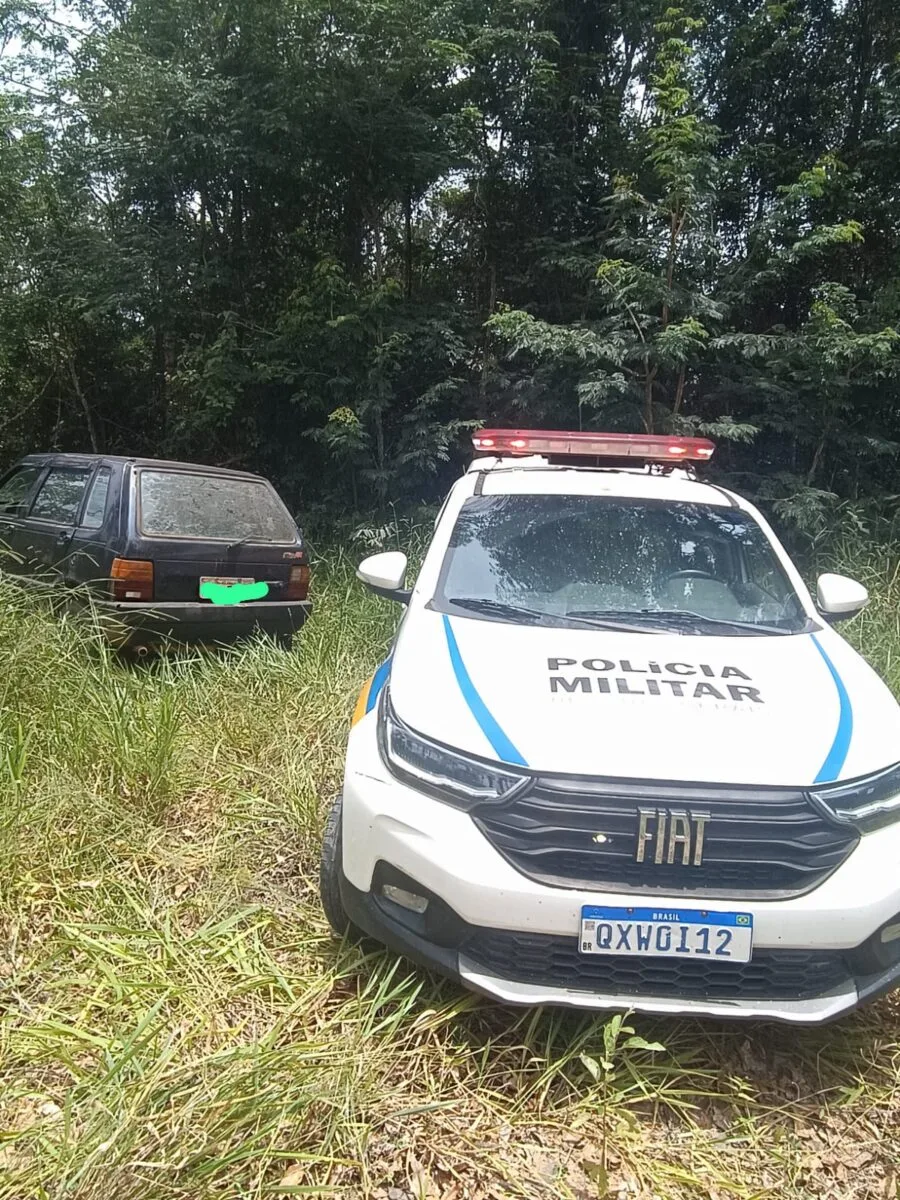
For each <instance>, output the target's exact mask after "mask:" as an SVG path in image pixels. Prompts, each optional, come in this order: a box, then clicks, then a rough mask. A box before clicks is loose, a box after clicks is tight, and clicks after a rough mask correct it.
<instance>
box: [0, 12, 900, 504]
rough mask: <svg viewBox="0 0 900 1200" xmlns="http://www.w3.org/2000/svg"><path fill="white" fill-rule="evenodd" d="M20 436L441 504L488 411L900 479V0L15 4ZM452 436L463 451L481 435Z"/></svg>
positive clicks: (10, 243)
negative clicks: (708, 437)
mask: <svg viewBox="0 0 900 1200" xmlns="http://www.w3.org/2000/svg"><path fill="white" fill-rule="evenodd" d="M0 49H3V50H5V53H4V54H3V55H2V57H0V460H2V461H4V462H5V461H7V460H9V459H11V458H13V457H15V456H16V455H17V454H19V453H20V452H22V451H23V450H26V449H40V450H46V449H49V448H58V449H76V450H85V449H89V448H91V447H92V446H93V447H94V448H99V449H102V450H105V451H122V452H125V453H148V452H149V453H152V454H155V455H159V456H167V457H178V458H187V459H200V460H201V461H212V462H217V463H221V464H231V465H241V466H248V467H253V468H257V469H261V470H262V471H263V472H264V473H266V474H268V475H270V476H271V477H272V478H273V480H274V481H275V482H276V484H277V485H278V487H279V488H280V489H281V490H282V491H283V493H284V494H285V495H286V496H287V497H288V499H289V500H290V501H291V502H292V503H294V504H295V505H296V507H297V509H298V510H302V511H304V512H306V513H308V512H309V511H310V508H311V507H312V506H313V505H315V504H322V503H329V504H333V503H334V502H335V501H340V502H341V503H344V504H346V503H347V502H349V503H351V504H352V505H353V506H354V507H355V508H358V509H360V510H362V511H369V510H371V508H372V507H373V506H380V505H382V504H384V503H385V502H386V501H391V500H393V501H400V500H403V501H406V500H410V499H412V500H419V499H422V498H426V499H432V500H433V499H434V498H435V497H436V496H437V495H439V494H440V493H441V491H442V484H443V483H444V482H446V480H447V479H449V478H451V477H452V476H453V474H454V470H455V467H456V466H457V465H458V461H459V458H460V455H461V452H462V444H463V440H464V439H463V435H464V433H465V431H466V430H467V428H468V427H469V426H470V425H471V424H472V423H473V422H478V421H483V420H489V421H493V422H498V423H504V424H512V425H523V424H536V425H543V426H545V427H554V426H557V427H564V428H571V427H578V426H584V427H594V428H606V429H617V430H632V431H640V430H642V429H650V430H657V431H663V430H665V431H670V432H671V431H679V430H680V431H683V432H691V431H695V432H709V433H712V434H713V435H714V436H715V437H716V438H717V439H718V440H719V441H720V442H722V443H724V445H723V448H722V451H721V452H720V454H719V455H718V456H717V460H716V467H715V469H716V470H718V471H721V472H725V473H730V474H732V475H739V476H740V479H741V486H742V488H743V490H744V491H745V492H746V491H750V492H752V493H754V494H758V495H760V496H762V497H763V498H767V499H771V500H782V501H788V502H790V504H791V507H792V513H793V515H794V517H795V518H796V519H797V521H799V522H802V523H803V524H804V525H805V526H806V527H808V528H809V527H818V526H819V525H821V524H823V523H826V524H827V521H828V517H829V512H830V509H831V506H833V505H834V504H835V502H836V501H837V500H839V499H845V500H846V499H849V500H856V499H857V498H860V497H866V496H871V495H873V494H881V495H884V494H887V495H893V496H896V494H897V493H898V491H900V487H898V479H900V474H898V458H897V451H898V446H900V334H898V331H897V326H898V320H900V288H898V285H897V280H898V277H900V209H898V205H897V200H896V198H897V191H898V184H900V70H898V61H900V58H898V56H900V22H898V21H897V18H896V4H895V0H784V2H779V3H774V2H768V0H686V2H685V3H684V5H683V6H680V7H679V6H676V5H672V4H670V3H669V0H612V2H609V3H585V0H55V2H54V0H46V2H45V0H6V2H4V3H2V4H0ZM454 460H455V461H454Z"/></svg>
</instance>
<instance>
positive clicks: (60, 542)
mask: <svg viewBox="0 0 900 1200" xmlns="http://www.w3.org/2000/svg"><path fill="white" fill-rule="evenodd" d="M68 540H69V535H68V534H67V533H58V534H57V535H56V544H57V546H64V545H65V544H66V542H67V541H68Z"/></svg>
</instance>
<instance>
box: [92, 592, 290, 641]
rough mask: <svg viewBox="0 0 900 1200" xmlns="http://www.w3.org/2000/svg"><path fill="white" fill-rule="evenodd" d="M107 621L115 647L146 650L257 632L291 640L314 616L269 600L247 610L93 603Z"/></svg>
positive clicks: (190, 604)
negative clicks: (288, 636)
mask: <svg viewBox="0 0 900 1200" xmlns="http://www.w3.org/2000/svg"><path fill="white" fill-rule="evenodd" d="M95 604H96V608H97V610H98V612H99V613H101V614H102V615H103V616H104V617H106V618H107V621H106V627H107V636H108V637H109V640H110V641H111V642H112V643H113V644H114V645H117V646H121V647H125V646H134V645H147V644H152V643H155V642H161V641H164V640H166V639H172V640H174V641H178V642H227V641H233V640H234V639H235V638H239V637H243V636H245V635H246V634H248V633H252V632H253V631H254V630H255V629H260V630H262V631H263V632H264V633H272V634H282V635H284V634H290V633H293V632H294V631H295V630H297V629H299V628H300V627H301V626H302V625H303V623H304V622H305V621H306V619H307V617H308V616H309V614H310V613H311V611H312V602H311V601H309V600H271V601H267V602H261V603H252V602H250V603H245V604H202V603H198V602H191V601H172V602H169V603H155V604H134V603H129V602H127V601H114V600H102V601H96V602H95Z"/></svg>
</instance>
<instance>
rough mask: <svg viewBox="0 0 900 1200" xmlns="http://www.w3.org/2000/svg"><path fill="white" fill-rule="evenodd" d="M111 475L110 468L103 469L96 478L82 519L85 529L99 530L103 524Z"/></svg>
mask: <svg viewBox="0 0 900 1200" xmlns="http://www.w3.org/2000/svg"><path fill="white" fill-rule="evenodd" d="M109 475H110V471H109V467H101V468H100V470H99V471H98V472H97V474H96V476H95V477H94V482H93V483H92V484H91V490H90V491H89V492H88V498H87V503H86V504H85V506H84V516H83V517H82V518H81V525H82V528H83V529H99V528H100V526H101V525H102V524H103V516H104V514H105V512H106V497H107V495H108V494H109Z"/></svg>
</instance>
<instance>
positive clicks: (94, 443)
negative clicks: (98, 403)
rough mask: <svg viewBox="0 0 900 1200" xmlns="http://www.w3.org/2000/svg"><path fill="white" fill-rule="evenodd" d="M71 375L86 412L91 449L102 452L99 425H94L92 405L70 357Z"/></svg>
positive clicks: (96, 452) (83, 409) (76, 392)
mask: <svg viewBox="0 0 900 1200" xmlns="http://www.w3.org/2000/svg"><path fill="white" fill-rule="evenodd" d="M69 375H70V377H71V379H72V387H73V388H74V389H75V395H76V396H77V397H78V402H79V404H80V405H81V408H82V411H83V412H84V419H85V422H86V423H87V428H88V437H89V438H90V439H91V449H92V450H93V452H94V453H95V454H99V453H100V443H99V441H98V440H97V427H96V426H95V425H94V414H93V413H92V412H91V406H90V405H89V404H88V402H87V396H85V394H84V391H83V390H82V387H81V383H80V382H79V379H78V372H77V371H76V370H75V364H74V363H73V362H72V360H71V358H70V359H69Z"/></svg>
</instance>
